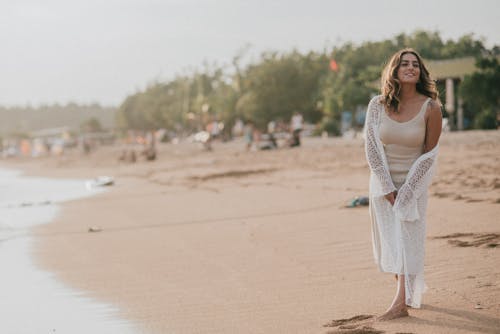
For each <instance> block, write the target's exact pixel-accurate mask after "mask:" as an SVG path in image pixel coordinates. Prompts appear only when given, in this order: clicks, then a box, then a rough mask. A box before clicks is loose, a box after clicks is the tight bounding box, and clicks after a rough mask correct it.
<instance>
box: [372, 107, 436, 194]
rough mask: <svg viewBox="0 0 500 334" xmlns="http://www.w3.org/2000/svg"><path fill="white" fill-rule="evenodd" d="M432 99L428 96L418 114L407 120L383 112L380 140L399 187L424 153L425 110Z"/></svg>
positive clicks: (393, 180)
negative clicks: (396, 118) (395, 118)
mask: <svg viewBox="0 0 500 334" xmlns="http://www.w3.org/2000/svg"><path fill="white" fill-rule="evenodd" d="M430 100H431V99H430V98H428V99H427V100H426V101H425V102H424V103H423V105H422V107H421V108H420V111H419V112H418V114H417V115H416V116H415V117H413V118H412V119H411V120H409V121H406V122H397V121H395V120H393V119H392V118H390V117H389V115H387V113H386V112H383V113H382V120H381V122H380V140H381V141H382V144H384V150H385V155H386V157H387V163H388V164H389V172H390V173H391V178H392V182H394V185H395V186H396V188H398V189H399V187H401V185H402V184H403V183H404V181H405V179H406V175H407V174H408V171H409V170H410V168H411V166H412V165H413V163H414V162H415V160H417V159H418V157H419V156H420V155H422V153H423V148H424V141H425V111H426V110H427V105H428V104H429V101H430Z"/></svg>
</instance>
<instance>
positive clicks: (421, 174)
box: [365, 49, 442, 320]
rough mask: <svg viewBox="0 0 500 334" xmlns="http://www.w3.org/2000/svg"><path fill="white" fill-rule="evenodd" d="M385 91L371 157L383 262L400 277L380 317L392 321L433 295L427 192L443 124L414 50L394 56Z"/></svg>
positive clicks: (370, 136)
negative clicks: (427, 257) (427, 263)
mask: <svg viewBox="0 0 500 334" xmlns="http://www.w3.org/2000/svg"><path fill="white" fill-rule="evenodd" d="M381 90H382V94H381V95H379V96H376V97H374V98H373V99H372V100H371V101H370V103H369V105H368V111H367V115H366V124H365V138H366V142H365V150H366V157H367V160H368V165H369V167H370V172H371V176H370V216H371V220H372V237H373V251H374V256H375V261H376V263H377V264H378V266H379V269H380V270H381V271H382V272H389V273H394V274H395V275H396V278H397V290H396V295H395V297H394V300H393V301H392V304H391V305H390V307H389V308H388V310H387V311H386V312H385V313H384V314H383V315H381V316H380V317H379V319H380V320H390V319H394V318H399V317H404V316H407V315H408V310H407V306H411V307H414V308H419V307H420V303H421V295H422V293H423V292H424V289H425V283H424V276H423V272H424V242H425V212H426V206H427V188H428V186H429V184H430V180H431V177H432V173H433V169H434V167H435V164H436V163H435V161H436V158H437V152H438V140H439V136H440V135H441V121H442V118H441V104H440V102H439V100H438V92H437V90H436V85H435V84H434V82H433V81H432V80H431V79H430V76H429V72H428V71H427V69H426V67H425V65H424V63H423V62H422V58H421V57H420V56H419V54H418V53H417V52H416V51H415V50H413V49H403V50H400V51H398V52H397V53H396V54H394V55H393V56H392V58H391V60H390V61H389V63H388V64H387V66H386V67H385V69H384V71H383V73H382V89H381Z"/></svg>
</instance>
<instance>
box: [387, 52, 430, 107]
mask: <svg viewBox="0 0 500 334" xmlns="http://www.w3.org/2000/svg"><path fill="white" fill-rule="evenodd" d="M407 53H411V54H413V55H414V56H415V57H417V59H418V64H419V66H420V76H419V79H418V82H417V92H419V93H420V94H422V95H425V96H428V97H430V98H432V99H433V100H437V99H438V95H439V93H438V90H437V88H436V83H435V82H434V80H432V79H431V76H430V74H429V71H428V70H427V68H426V67H425V64H424V62H423V61H422V57H420V55H419V54H418V52H417V51H415V50H413V49H411V48H405V49H402V50H399V51H398V52H396V53H395V54H394V55H393V56H392V57H391V60H390V61H389V63H387V65H386V66H385V68H384V70H383V72H382V77H381V93H382V97H381V102H382V104H384V105H385V107H386V108H387V110H388V111H394V112H399V103H400V100H399V94H400V92H401V83H400V82H399V80H398V70H399V66H400V65H401V59H402V58H403V56H404V55H405V54H407Z"/></svg>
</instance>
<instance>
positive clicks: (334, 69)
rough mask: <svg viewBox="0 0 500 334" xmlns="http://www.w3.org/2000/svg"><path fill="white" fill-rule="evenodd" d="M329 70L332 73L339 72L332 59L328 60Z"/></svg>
mask: <svg viewBox="0 0 500 334" xmlns="http://www.w3.org/2000/svg"><path fill="white" fill-rule="evenodd" d="M330 70H332V71H333V72H338V71H339V65H338V64H337V62H336V61H335V60H334V59H330Z"/></svg>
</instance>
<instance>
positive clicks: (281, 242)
mask: <svg viewBox="0 0 500 334" xmlns="http://www.w3.org/2000/svg"><path fill="white" fill-rule="evenodd" d="M243 146H244V144H243V143H242V142H233V143H226V144H221V143H215V145H214V151H212V152H206V151H202V150H201V149H200V148H199V147H198V146H196V145H194V144H188V143H182V144H179V145H172V144H168V145H162V146H160V152H159V159H158V160H157V161H155V162H146V161H143V160H139V161H138V162H137V163H135V164H125V163H123V162H119V161H118V159H117V157H118V156H119V153H120V149H121V148H120V147H101V148H100V149H99V150H97V151H96V152H94V153H92V154H91V155H90V156H89V157H82V156H81V155H80V153H77V152H73V153H71V154H69V155H68V156H66V157H64V158H59V159H54V158H44V159H39V160H15V161H6V162H2V164H3V165H4V166H7V167H15V168H21V169H23V170H24V171H25V172H26V173H28V174H32V175H39V176H49V177H84V178H92V177H95V176H98V175H111V176H113V177H114V178H115V180H116V185H115V186H113V187H110V191H109V192H106V193H104V194H102V195H98V196H96V197H92V198H90V199H85V200H78V201H74V202H70V203H68V204H67V205H65V206H64V208H63V211H62V214H61V215H60V216H59V217H58V218H57V219H56V221H54V222H53V223H51V224H48V225H44V226H40V227H37V228H36V229H35V230H34V231H33V234H34V235H35V236H36V252H35V254H34V256H35V260H36V261H37V263H38V264H39V266H40V267H41V268H43V269H46V270H49V271H52V272H55V273H56V275H57V277H58V278H59V279H60V280H62V281H63V282H65V283H66V284H68V285H70V286H71V287H74V288H77V289H80V290H83V291H86V292H88V294H89V295H90V296H93V297H95V298H98V299H100V300H104V301H108V302H112V303H115V304H117V305H119V306H120V307H121V309H122V312H123V313H122V314H123V316H124V317H126V318H128V319H130V320H133V321H137V322H139V323H140V324H141V325H142V327H143V328H144V332H145V333H221V334H222V333H232V334H233V333H252V334H256V333H266V334H267V333H301V334H302V333H323V334H325V333H499V332H500V265H499V264H500V219H499V217H500V131H482V132H481V131H477V132H463V133H444V134H443V136H442V139H441V152H440V158H439V174H438V175H437V176H436V177H435V179H434V183H433V185H432V186H431V189H430V191H429V192H430V197H429V209H428V232H427V235H428V238H427V244H426V267H425V270H426V280H427V284H428V286H429V290H428V291H427V293H426V294H425V295H424V300H423V307H422V309H418V310H413V309H411V310H410V317H407V318H402V319H397V320H393V321H390V322H376V321H374V320H373V318H371V317H370V316H373V315H377V314H380V313H382V312H383V311H384V310H385V309H386V307H387V306H388V305H389V303H390V302H391V300H392V297H393V293H394V292H395V291H394V289H395V281H394V278H393V277H392V275H389V274H382V273H379V272H378V271H377V268H376V266H375V264H374V262H373V256H372V249H371V234H370V233H371V232H370V222H369V217H368V211H367V208H366V207H360V208H345V207H344V206H345V205H346V204H347V203H348V201H349V200H350V199H352V198H353V197H355V196H359V195H366V194H367V192H368V168H367V164H366V162H365V158H364V152H363V143H362V140H361V139H352V140H347V139H327V140H325V139H319V138H307V139H305V141H304V145H303V147H300V148H296V149H280V150H276V151H259V152H245V151H244V149H243ZM89 227H97V228H99V229H102V230H101V232H98V233H89V232H88V229H89ZM361 315H366V317H363V316H361ZM352 317H354V318H353V319H350V318H352ZM342 319H344V320H342ZM334 320H335V321H334ZM324 325H327V326H326V327H325V326H324Z"/></svg>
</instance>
